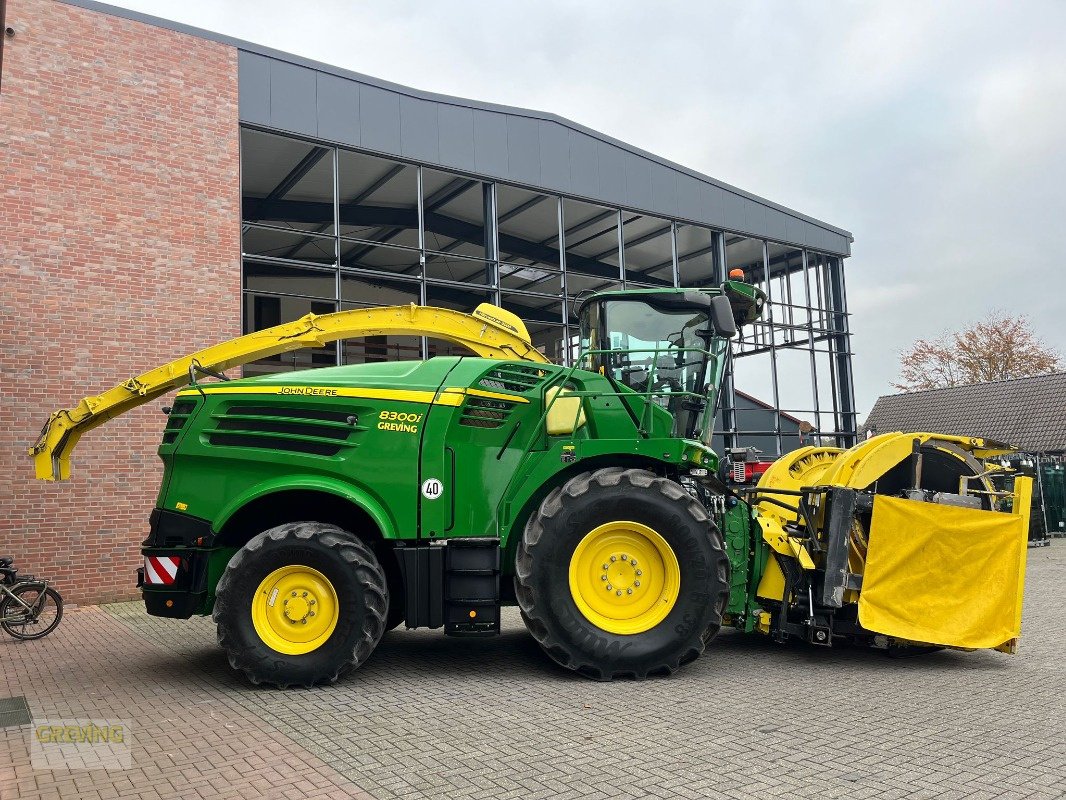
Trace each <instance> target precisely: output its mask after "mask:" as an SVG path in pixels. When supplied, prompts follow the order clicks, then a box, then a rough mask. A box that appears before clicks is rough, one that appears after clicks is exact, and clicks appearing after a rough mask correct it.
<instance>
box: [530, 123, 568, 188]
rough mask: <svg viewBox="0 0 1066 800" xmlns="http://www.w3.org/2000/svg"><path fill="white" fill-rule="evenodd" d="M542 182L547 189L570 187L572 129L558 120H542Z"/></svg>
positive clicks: (540, 125)
mask: <svg viewBox="0 0 1066 800" xmlns="http://www.w3.org/2000/svg"><path fill="white" fill-rule="evenodd" d="M538 127H539V130H540V182H541V186H543V187H544V188H545V189H551V190H552V191H555V192H562V193H568V192H570V191H571V189H570V131H568V130H567V129H566V128H564V127H563V126H562V125H560V124H559V123H558V122H548V121H546V120H540V123H539V126H538Z"/></svg>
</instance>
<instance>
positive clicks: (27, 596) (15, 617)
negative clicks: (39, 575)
mask: <svg viewBox="0 0 1066 800" xmlns="http://www.w3.org/2000/svg"><path fill="white" fill-rule="evenodd" d="M42 591H43V593H44V597H43V598H41V594H42ZM11 594H13V595H14V596H15V597H10V596H8V597H5V598H4V601H3V602H2V603H0V620H3V621H2V622H0V628H3V629H4V630H5V631H7V632H8V633H10V634H11V635H12V636H14V637H15V638H16V639H40V638H41V637H42V636H47V635H48V634H50V633H51V632H52V631H54V630H55V629H56V626H57V625H59V621H60V620H61V619H63V598H62V597H60V596H59V592H57V591H56V590H55V589H52V588H50V587H49V588H45V587H44V586H43V585H42V584H39V583H24V584H22V585H21V586H16V587H15V588H14V589H12V590H11ZM16 597H17V598H18V600H16V599H15V598H16ZM19 600H21V601H22V603H25V604H26V605H27V606H29V607H30V608H31V609H36V610H37V613H36V615H33V614H30V613H29V612H28V611H26V609H25V608H23V606H22V603H20V602H19ZM38 601H40V606H39V607H38Z"/></svg>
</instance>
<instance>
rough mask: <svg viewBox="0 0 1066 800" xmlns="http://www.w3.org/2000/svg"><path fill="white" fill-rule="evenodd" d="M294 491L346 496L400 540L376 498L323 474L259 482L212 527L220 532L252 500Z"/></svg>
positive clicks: (389, 535)
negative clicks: (300, 490) (301, 490)
mask: <svg viewBox="0 0 1066 800" xmlns="http://www.w3.org/2000/svg"><path fill="white" fill-rule="evenodd" d="M294 489H306V490H312V491H318V492H325V493H327V494H332V495H336V496H337V497H343V498H344V499H345V500H348V501H349V502H351V503H352V504H354V505H356V506H358V507H359V508H361V509H362V510H363V511H365V512H366V513H367V514H369V515H370V518H371V519H372V520H373V521H374V523H375V524H376V525H377V526H378V529H379V530H380V531H381V535H382V536H383V537H384V538H385V539H396V538H398V536H397V532H396V525H395V523H394V522H393V520H392V518H391V517H390V516H389V513H388V512H387V511H386V510H385V507H384V506H383V505H382V504H381V503H380V502H379V501H378V500H377V499H376V498H375V497H374V496H373V495H371V494H370V493H369V492H367V491H366V490H365V489H361V488H359V487H358V486H353V485H352V484H350V483H346V482H345V481H341V480H336V479H334V478H329V477H323V476H320V475H281V476H278V477H276V478H272V479H270V480H268V481H263V482H262V483H258V484H256V485H255V486H253V487H251V488H250V489H248V490H247V491H245V492H244V493H242V494H240V495H238V496H237V497H236V498H234V499H233V500H232V501H231V502H230V503H228V504H227V505H226V506H225V508H223V509H222V513H221V514H219V515H218V518H217V519H216V520H215V522H214V524H213V525H212V526H211V527H212V528H213V529H214V530H215V531H220V530H222V529H223V528H224V527H225V525H226V523H227V522H229V520H230V519H231V518H232V517H233V515H234V514H236V513H237V512H238V511H240V510H241V509H242V508H244V507H245V506H246V505H248V504H249V503H251V502H252V501H254V500H258V499H259V498H261V497H265V496H267V495H269V494H274V493H275V492H285V491H292V490H294Z"/></svg>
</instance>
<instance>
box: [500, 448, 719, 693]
mask: <svg viewBox="0 0 1066 800" xmlns="http://www.w3.org/2000/svg"><path fill="white" fill-rule="evenodd" d="M728 569H729V565H728V561H727V559H726V555H725V552H724V550H723V548H722V540H721V537H720V535H719V533H718V531H717V529H716V528H715V526H714V524H713V523H712V522H711V520H710V518H709V517H708V516H707V513H706V511H705V510H704V508H703V507H702V506H701V505H700V504H699V503H698V502H696V500H694V499H693V498H692V496H691V495H690V494H688V492H686V491H685V490H684V489H683V488H682V487H681V486H680V485H679V484H677V483H676V482H674V481H671V480H667V479H665V478H660V477H657V476H656V475H655V474H653V473H651V472H648V471H646V470H639V469H622V468H610V469H603V470H598V471H596V472H592V473H583V474H581V475H578V476H576V477H574V478H572V479H571V480H570V481H568V482H567V483H566V484H565V485H563V486H561V487H559V488H557V489H555V490H554V491H552V492H551V493H550V494H549V495H548V496H547V497H546V498H545V499H544V502H543V503H542V504H541V507H540V510H539V512H538V513H536V514H534V515H533V517H532V518H531V519H530V520H529V522H528V524H527V525H526V528H525V531H524V533H523V535H522V541H521V544H520V545H519V548H518V557H517V560H516V570H515V571H516V575H515V592H516V594H517V597H518V604H519V607H520V608H521V611H522V617H523V619H524V620H525V622H526V626H527V627H528V628H529V630H530V632H531V633H532V634H533V636H534V638H536V639H537V641H538V642H540V645H541V647H543V648H544V650H545V651H546V652H547V653H548V655H549V656H551V657H552V658H553V659H554V660H555V661H557V662H558V663H560V664H562V665H563V666H565V667H568V668H569V669H573V670H576V671H577V672H580V673H581V674H583V675H587V676H589V677H592V678H596V679H598V680H611V679H613V678H617V677H634V678H644V677H647V676H648V675H654V674H669V673H671V672H673V671H674V670H676V669H677V668H678V667H679V666H681V665H682V664H685V663H687V662H689V661H692V660H693V659H695V658H697V657H698V656H699V655H700V654H701V653H702V652H703V650H704V647H705V646H706V645H707V643H708V642H710V640H711V639H713V638H714V636H715V635H716V634H717V632H718V630H719V629H720V628H721V625H722V613H723V611H724V610H725V604H726V600H727V599H728V593H729V580H728Z"/></svg>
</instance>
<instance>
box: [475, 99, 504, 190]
mask: <svg viewBox="0 0 1066 800" xmlns="http://www.w3.org/2000/svg"><path fill="white" fill-rule="evenodd" d="M474 162H475V165H476V166H477V171H478V172H480V173H482V174H483V175H488V176H497V177H498V176H500V175H506V174H507V117H506V116H504V115H503V114H497V113H496V112H494V111H481V110H476V111H474Z"/></svg>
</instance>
